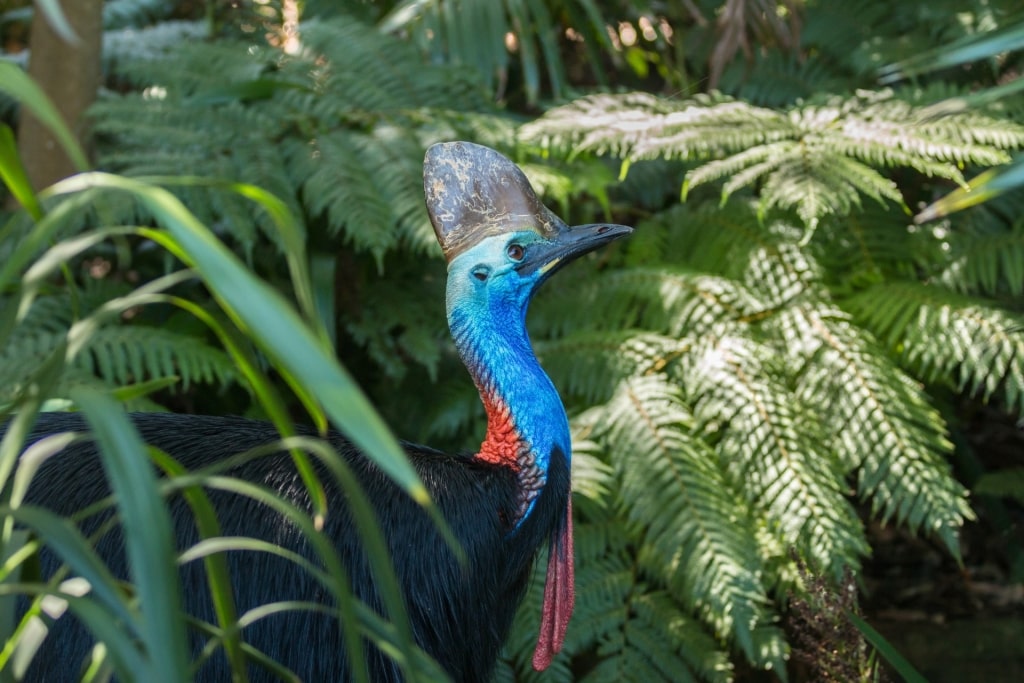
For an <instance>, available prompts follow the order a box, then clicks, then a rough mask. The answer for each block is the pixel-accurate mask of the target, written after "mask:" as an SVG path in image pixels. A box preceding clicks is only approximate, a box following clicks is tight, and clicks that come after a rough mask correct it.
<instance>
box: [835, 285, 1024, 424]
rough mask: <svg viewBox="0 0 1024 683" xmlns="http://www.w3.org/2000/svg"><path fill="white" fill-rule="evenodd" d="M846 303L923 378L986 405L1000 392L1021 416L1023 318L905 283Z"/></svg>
mask: <svg viewBox="0 0 1024 683" xmlns="http://www.w3.org/2000/svg"><path fill="white" fill-rule="evenodd" d="M843 305H844V306H845V307H846V308H847V309H848V310H850V311H851V312H852V313H853V314H854V316H856V318H857V320H858V321H859V322H861V323H862V324H864V326H865V327H867V328H868V329H869V330H871V331H872V332H873V333H874V334H875V335H876V336H877V337H879V338H880V339H882V340H883V341H884V342H885V343H886V345H887V346H888V347H889V348H890V349H892V350H894V351H895V353H896V354H897V356H898V357H899V359H900V360H901V362H902V363H904V364H905V365H906V366H907V367H909V368H911V369H912V370H913V371H914V373H915V374H916V375H918V376H919V377H921V378H923V379H924V380H925V381H928V382H935V381H944V382H947V383H949V384H950V385H952V386H955V387H956V388H957V390H958V391H966V392H968V393H971V394H977V395H979V396H981V397H982V398H983V399H985V400H988V399H989V398H991V397H992V396H994V395H996V394H997V393H998V394H1000V395H1001V397H1002V399H1003V400H1004V401H1005V402H1006V404H1007V405H1008V406H1010V407H1012V408H1013V409H1014V410H1016V411H1017V412H1018V413H1020V414H1024V317H1022V316H1020V315H1014V314H1012V313H1010V312H1008V311H1005V310H1002V309H1000V308H997V307H995V306H992V305H988V304H985V303H982V302H981V301H979V300H977V299H971V298H967V297H964V296H963V295H959V294H956V293H953V292H950V291H949V290H946V289H942V288H940V287H935V286H929V285H926V284H921V283H918V282H907V281H904V282H888V283H883V284H879V285H876V286H874V287H870V288H868V289H865V290H864V291H863V292H861V293H859V294H857V295H855V296H853V297H850V298H849V299H847V300H845V301H844V303H843Z"/></svg>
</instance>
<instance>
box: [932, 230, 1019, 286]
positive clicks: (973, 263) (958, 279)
mask: <svg viewBox="0 0 1024 683" xmlns="http://www.w3.org/2000/svg"><path fill="white" fill-rule="evenodd" d="M949 243H950V246H951V248H952V254H951V261H950V262H949V263H948V265H946V267H945V268H944V269H943V272H942V273H941V274H940V275H939V280H940V281H941V282H942V283H944V284H946V285H947V286H950V287H952V288H954V289H956V290H958V291H960V292H963V293H981V294H986V295H989V296H998V295H1001V294H1009V295H1010V296H1011V297H1019V296H1020V295H1021V294H1024V222H1018V223H1017V224H1016V225H1015V226H1013V227H1012V228H1009V229H1001V230H991V229H990V230H987V231H985V232H983V233H979V234H972V235H952V236H951V237H950V240H949Z"/></svg>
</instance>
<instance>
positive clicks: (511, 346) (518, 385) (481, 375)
mask: <svg viewBox="0 0 1024 683" xmlns="http://www.w3.org/2000/svg"><path fill="white" fill-rule="evenodd" d="M452 298H453V297H451V296H449V301H448V304H449V305H448V325H449V327H450V328H451V332H452V337H453V338H454V340H455V345H456V348H457V349H458V351H459V355H460V356H461V357H462V361H463V363H465V365H466V368H467V369H468V370H469V373H470V375H472V377H473V381H474V382H475V383H476V386H477V389H478V390H479V392H480V398H481V400H482V401H483V403H484V407H485V408H486V409H487V414H488V432H487V438H486V439H485V442H484V444H483V445H482V447H481V454H482V453H483V452H484V450H485V449H486V448H487V447H488V441H489V440H491V439H492V438H494V437H495V436H496V435H499V436H500V435H501V434H502V433H503V431H502V429H503V427H505V425H507V423H508V422H509V421H510V422H511V426H512V429H513V430H514V432H515V434H516V435H517V436H518V437H519V439H520V440H521V446H522V447H523V448H524V449H525V450H526V451H528V454H529V456H531V459H532V463H533V464H535V465H536V468H537V470H538V472H537V474H539V475H540V482H539V484H540V485H541V486H542V485H543V483H545V482H546V481H547V473H548V468H549V467H550V462H551V456H552V454H553V453H555V452H556V451H557V452H558V453H560V454H561V457H565V458H566V460H567V461H568V459H569V454H570V443H571V442H570V436H569V421H568V419H567V418H566V415H565V408H564V407H563V406H562V401H561V399H560V398H559V396H558V392H557V391H556V390H555V386H554V384H552V383H551V380H550V379H549V378H548V376H547V375H546V374H545V373H544V370H543V369H542V368H541V366H540V363H539V362H538V361H537V356H536V355H535V354H534V352H533V348H532V347H531V345H530V340H529V338H528V336H527V333H526V306H525V304H524V305H523V306H521V307H520V306H518V305H516V304H512V303H511V302H509V301H508V300H507V299H503V298H500V297H497V298H495V299H491V300H490V301H488V302H487V303H485V304H483V305H482V306H481V304H480V303H479V302H476V303H474V304H469V305H464V306H460V305H459V302H458V301H453V300H452ZM481 308H483V310H481ZM502 405H503V406H507V408H508V414H507V415H508V418H510V420H504V421H503V420H502V419H500V418H501V411H500V407H501V406H502ZM504 431H505V432H507V431H508V429H507V427H506V428H505V430H504ZM509 464H510V466H514V464H513V463H509ZM566 464H568V462H567V463H566ZM528 476H529V473H521V484H522V485H523V486H524V487H528V488H529V487H530V486H531V485H530V482H529V481H525V480H524V478H526V477H528ZM534 488H535V490H532V491H529V492H527V495H526V498H525V499H524V501H523V502H524V504H525V507H524V509H523V510H522V517H521V518H520V520H519V521H520V522H521V521H522V519H525V517H526V515H528V514H529V513H530V511H531V510H532V509H533V502H534V500H535V499H536V496H537V494H539V492H540V490H539V488H536V485H534Z"/></svg>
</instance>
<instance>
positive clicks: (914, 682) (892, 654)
mask: <svg viewBox="0 0 1024 683" xmlns="http://www.w3.org/2000/svg"><path fill="white" fill-rule="evenodd" d="M846 616H847V617H849V619H850V621H851V622H852V623H853V625H854V626H856V627H857V630H858V631H860V632H861V634H863V636H864V638H865V639H867V641H868V642H869V643H871V646H872V647H873V648H875V650H877V651H878V653H879V654H881V655H882V656H883V657H885V659H886V661H888V662H889V664H891V665H892V668H893V669H895V670H896V673H898V674H899V675H900V676H901V677H903V680H904V681H906V683H928V681H927V679H925V677H924V676H922V675H921V674H919V673H918V672H917V669H915V668H914V667H913V665H911V663H910V662H908V661H907V660H906V658H904V657H903V655H901V654H900V653H899V651H898V650H896V648H894V647H893V646H892V644H891V643H890V642H889V641H888V640H886V639H885V638H884V637H883V636H882V634H881V633H879V632H878V631H876V630H875V629H874V628H872V626H871V625H870V624H869V623H868V622H866V621H864V620H863V619H861V618H860V617H859V616H857V615H856V614H854V613H853V612H847V613H846Z"/></svg>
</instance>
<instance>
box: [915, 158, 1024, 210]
mask: <svg viewBox="0 0 1024 683" xmlns="http://www.w3.org/2000/svg"><path fill="white" fill-rule="evenodd" d="M1022 186H1024V155H1020V156H1018V157H1017V158H1016V159H1014V160H1013V162H1012V163H1010V164H1009V165H1008V166H1001V167H999V168H992V169H989V170H987V171H985V172H984V173H981V174H979V175H978V176H976V177H975V178H972V179H971V181H970V182H969V183H968V184H967V188H962V187H958V188H957V189H955V190H953V191H952V192H950V193H949V194H947V195H946V196H945V197H942V198H941V199H939V200H938V201H936V202H934V203H932V204H929V205H928V206H927V207H925V208H924V209H923V210H922V211H921V213H919V214H917V215H916V216H914V222H915V223H926V222H927V221H932V220H935V219H936V218H942V217H943V216H948V215H949V214H951V213H955V212H957V211H963V210H964V209H967V208H970V207H972V206H976V205H977V204H981V203H983V202H987V201H988V200H990V199H993V198H995V197H998V196H999V195H1001V194H1003V193H1004V192H1009V191H1011V190H1016V189H1018V188H1020V187H1022Z"/></svg>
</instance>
